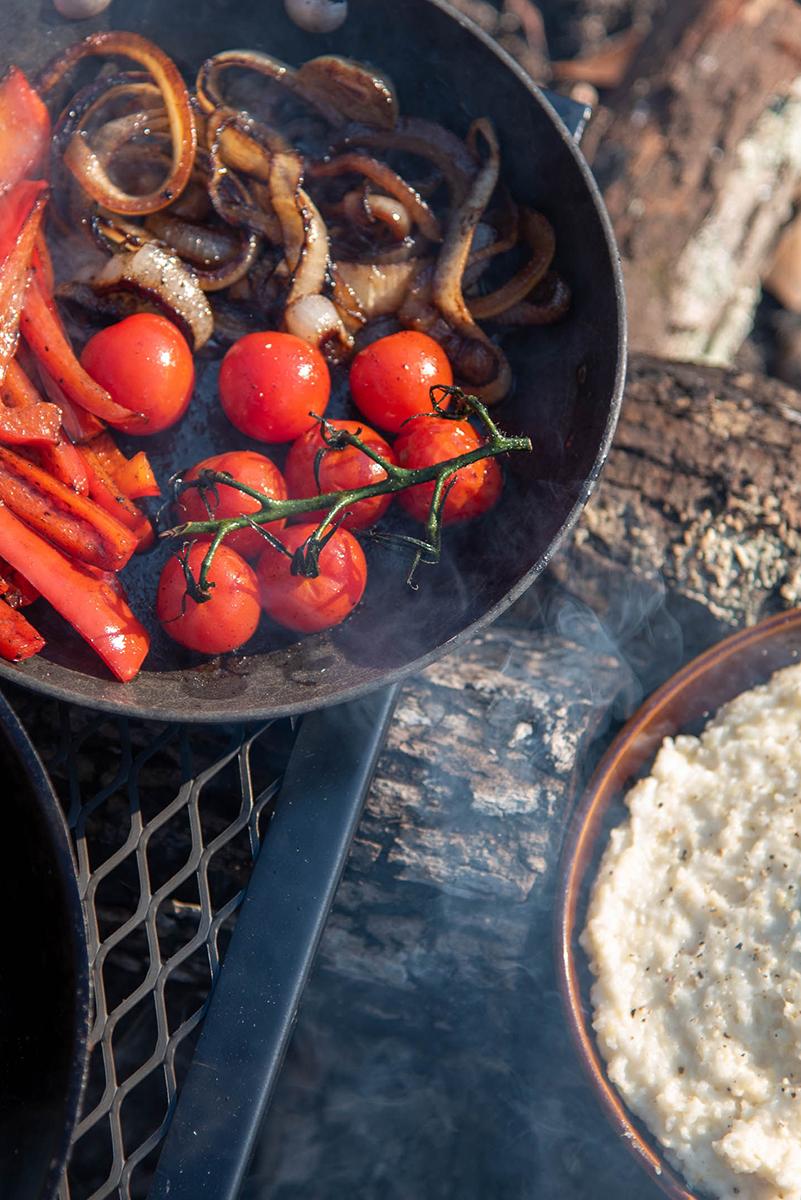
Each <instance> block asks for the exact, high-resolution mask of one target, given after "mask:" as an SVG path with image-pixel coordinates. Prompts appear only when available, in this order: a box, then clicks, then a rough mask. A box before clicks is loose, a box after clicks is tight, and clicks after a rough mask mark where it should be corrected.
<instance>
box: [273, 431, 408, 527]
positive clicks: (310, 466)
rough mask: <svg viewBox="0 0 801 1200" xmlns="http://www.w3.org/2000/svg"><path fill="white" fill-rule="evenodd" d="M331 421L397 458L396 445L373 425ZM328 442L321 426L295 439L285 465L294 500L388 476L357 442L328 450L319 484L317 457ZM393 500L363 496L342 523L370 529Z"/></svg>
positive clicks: (310, 516)
mask: <svg viewBox="0 0 801 1200" xmlns="http://www.w3.org/2000/svg"><path fill="white" fill-rule="evenodd" d="M329 424H330V425H333V426H334V428H335V429H344V430H346V431H347V432H348V433H355V434H358V435H359V437H360V438H361V440H362V441H363V442H364V444H365V445H366V446H369V447H370V449H371V450H373V451H374V452H375V453H376V454H380V455H381V457H382V458H383V459H385V460H386V461H387V462H391V463H394V462H395V454H394V452H393V451H392V448H391V447H390V446H389V445H388V444H387V442H385V441H384V439H383V438H382V437H381V436H380V434H378V433H376V432H375V430H373V429H369V428H368V427H367V426H366V425H363V424H361V422H359V421H330V422H329ZM325 445H326V444H325V442H324V440H323V436H322V432H321V430H320V427H319V426H316V427H315V428H314V429H310V430H308V432H307V433H304V435H303V437H300V438H298V440H297V441H296V442H294V443H293V445H292V448H291V449H290V451H289V454H288V456H287V460H286V464H285V467H284V471H285V474H286V483H287V487H288V488H289V495H290V496H291V497H292V499H293V500H294V499H298V498H303V497H306V496H317V495H319V494H320V492H343V491H351V490H352V489H353V488H359V487H368V486H369V485H370V484H372V483H380V482H381V481H382V480H384V479H386V477H387V473H386V471H385V470H384V468H383V467H381V466H379V464H378V463H377V462H375V461H374V460H373V459H371V458H369V457H368V455H366V454H364V453H363V451H361V450H359V449H358V448H357V447H356V446H346V447H345V449H344V450H331V449H328V450H326V452H325V454H324V455H323V458H322V460H321V462H320V467H319V478H320V486H319V487H318V486H317V480H316V479H315V475H314V461H315V459H316V457H317V454H318V453H319V451H320V450H324V449H325ZM391 502H392V497H391V496H373V497H372V498H371V499H368V500H359V501H358V502H357V503H356V504H354V505H353V507H352V508H351V510H350V511H349V513H348V515H347V516H346V517H345V518H344V519H343V521H342V524H343V525H344V526H345V528H347V529H369V528H370V527H371V526H372V525H375V524H376V523H377V522H378V521H379V520H380V519H381V517H383V515H384V513H385V512H386V511H387V509H388V508H389V506H390V504H391ZM324 516H325V513H324V512H322V511H320V512H317V511H315V512H310V513H304V514H303V517H302V518H301V519H302V520H303V521H304V522H309V521H322V519H323V517H324Z"/></svg>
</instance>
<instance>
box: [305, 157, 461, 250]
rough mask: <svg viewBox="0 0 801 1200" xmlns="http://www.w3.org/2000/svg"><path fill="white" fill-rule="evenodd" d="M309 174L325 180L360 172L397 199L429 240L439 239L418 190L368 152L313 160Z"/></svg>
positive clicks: (435, 221) (431, 216)
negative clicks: (324, 160) (323, 160)
mask: <svg viewBox="0 0 801 1200" xmlns="http://www.w3.org/2000/svg"><path fill="white" fill-rule="evenodd" d="M309 175H310V176H311V177H312V178H314V179H327V178H329V177H331V176H337V175H363V176H364V177H365V179H369V180H370V182H371V183H374V184H375V185H376V187H378V188H380V189H381V191H382V192H386V194H387V195H388V196H393V197H394V198H395V199H396V200H399V201H400V203H401V204H402V205H403V207H404V208H405V209H406V210H407V212H408V213H409V214H410V215H411V217H412V220H413V221H415V222H416V224H417V225H418V226H419V228H420V232H421V233H422V234H424V235H425V237H427V238H428V240H429V241H430V242H441V241H442V230H441V228H440V224H439V221H438V220H437V218H436V217H435V216H434V214H433V212H432V211H431V209H430V208H429V206H428V205H427V204H426V202H425V200H424V199H423V197H422V196H421V195H420V194H419V192H416V191H415V190H414V188H413V187H410V186H409V184H408V183H406V181H405V180H404V179H402V178H401V176H400V175H398V174H397V173H396V172H395V171H393V170H392V168H391V167H388V166H387V165H386V163H382V162H379V161H378V159H377V158H372V157H371V156H370V155H369V154H356V153H355V152H354V151H351V152H350V153H348V154H339V155H337V157H336V158H332V159H329V160H328V161H327V162H320V163H314V164H313V165H312V166H310V167H309Z"/></svg>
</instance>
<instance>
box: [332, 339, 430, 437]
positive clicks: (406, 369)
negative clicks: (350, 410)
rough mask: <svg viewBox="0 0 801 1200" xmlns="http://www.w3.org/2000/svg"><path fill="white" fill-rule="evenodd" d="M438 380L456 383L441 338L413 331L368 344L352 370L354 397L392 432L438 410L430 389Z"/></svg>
mask: <svg viewBox="0 0 801 1200" xmlns="http://www.w3.org/2000/svg"><path fill="white" fill-rule="evenodd" d="M435 383H441V384H443V385H444V386H445V387H450V386H451V384H452V383H453V371H452V370H451V364H450V363H449V362H448V358H447V355H446V354H445V351H444V350H443V349H442V347H441V346H440V344H439V342H435V341H434V339H433V338H430V337H429V336H428V335H427V334H425V333H416V332H415V331H414V330H413V329H404V330H402V331H401V332H400V333H392V334H390V335H389V337H384V338H379V340H378V341H377V342H373V344H372V345H371V346H365V348H364V350H360V351H359V353H358V354H357V355H356V357H355V358H354V360H353V365H352V367H351V369H350V390H351V395H352V396H353V399H354V402H355V404H356V407H357V408H358V409H359V412H362V413H364V415H365V417H367V420H368V421H370V422H371V424H373V425H377V426H378V428H379V429H388V430H389V432H390V433H397V432H398V430H399V429H400V427H401V425H402V424H403V422H404V421H406V420H408V418H409V417H413V416H414V414H415V413H421V412H431V411H432V410H431V398H430V395H429V389H430V388H431V386H432V385H433V384H435ZM445 407H448V405H447V404H446V405H445Z"/></svg>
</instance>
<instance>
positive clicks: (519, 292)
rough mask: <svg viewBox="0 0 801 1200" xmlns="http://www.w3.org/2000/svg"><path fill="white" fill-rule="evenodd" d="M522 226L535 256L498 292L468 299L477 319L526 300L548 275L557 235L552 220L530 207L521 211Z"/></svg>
mask: <svg viewBox="0 0 801 1200" xmlns="http://www.w3.org/2000/svg"><path fill="white" fill-rule="evenodd" d="M520 226H521V231H522V234H523V239H524V241H526V242H527V243H528V245H529V246H530V247H531V251H532V253H531V258H530V259H529V260H528V262H527V263H526V264H525V266H523V267H521V269H520V270H519V271H518V272H517V274H516V275H513V276H512V278H511V279H509V280H507V282H506V283H505V284H503V285H502V286H501V287H499V288H497V289H496V290H495V291H494V292H488V293H487V295H486V296H478V297H477V298H476V299H475V300H470V301H468V308H469V309H470V312H471V313H472V315H473V316H474V317H475V318H476V319H477V320H486V319H488V318H489V317H497V316H498V315H499V314H500V313H503V312H505V311H506V309H507V308H511V307H512V305H513V304H517V303H518V302H519V301H520V300H523V299H525V297H526V296H527V295H528V294H529V292H530V291H531V290H532V288H535V287H536V286H537V284H538V283H539V282H540V280H541V279H543V278H544V276H545V272H546V271H547V270H548V268H549V267H550V265H551V262H552V261H553V256H554V251H555V249H556V238H555V237H554V232H553V226H552V225H551V223H550V221H548V220H547V219H546V218H545V217H544V216H543V215H542V213H538V212H534V210H533V209H528V208H527V209H524V210H523V212H522V214H521V218H520Z"/></svg>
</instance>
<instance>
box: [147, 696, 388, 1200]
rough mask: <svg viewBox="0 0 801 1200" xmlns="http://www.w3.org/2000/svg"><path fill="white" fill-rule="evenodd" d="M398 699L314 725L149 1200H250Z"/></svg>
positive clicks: (251, 887) (243, 912)
mask: <svg viewBox="0 0 801 1200" xmlns="http://www.w3.org/2000/svg"><path fill="white" fill-rule="evenodd" d="M397 693H398V689H397V686H394V687H389V688H384V689H383V690H381V691H378V692H373V693H372V694H371V695H369V696H366V697H364V698H363V699H361V700H355V701H351V702H350V703H348V704H341V705H337V707H335V708H325V709H321V710H319V711H318V712H313V713H310V714H309V715H308V716H306V717H304V718H303V721H302V724H301V727H300V730H299V732H298V736H297V739H296V741H295V745H294V747H293V750H292V755H291V757H290V760H289V765H288V767H287V770H286V774H285V776H284V782H283V785H282V787H281V792H280V794H279V796H278V800H277V803H276V807H275V815H274V816H273V818H272V821H271V822H270V825H269V827H268V829H267V831H266V834H265V837H264V841H263V846H262V850H261V852H260V854H259V857H258V858H257V860H256V863H255V865H254V867H253V871H252V874H251V877H250V882H249V883H248V887H247V892H246V894H245V899H244V902H243V904H242V908H241V909H240V913H239V919H238V921H237V924H236V928H235V930H234V935H233V937H232V939H231V943H230V946H229V948H228V953H227V954H226V957H225V962H224V964H223V969H222V971H221V972H220V977H219V980H218V982H217V986H216V987H215V989H214V992H213V993H212V997H211V1002H210V1004H209V1010H208V1013H207V1015H206V1019H205V1022H204V1025H203V1031H202V1033H201V1035H200V1039H199V1041H198V1044H197V1047H196V1049H195V1053H194V1057H193V1059H192V1063H191V1066H190V1068H189V1072H188V1074H187V1077H186V1080H185V1082H184V1086H183V1088H182V1090H181V1094H180V1098H179V1100H178V1104H177V1107H176V1110H175V1114H174V1116H173V1119H172V1124H171V1126H170V1131H169V1134H168V1135H167V1140H166V1142H165V1144H164V1149H163V1151H162V1154H161V1158H160V1160H159V1165H158V1169H157V1171H156V1175H155V1179H154V1181H153V1184H152V1186H151V1190H150V1192H149V1194H148V1195H149V1200H235V1197H236V1196H237V1194H238V1192H239V1189H240V1187H241V1185H242V1182H243V1180H244V1177H245V1172H246V1170H247V1166H248V1162H249V1160H250V1157H251V1154H252V1152H253V1149H254V1146H255V1142H256V1138H257V1137H258V1134H259V1130H260V1128H261V1124H262V1120H263V1117H264V1114H265V1112H266V1110H267V1106H268V1104H269V1100H270V1095H271V1093H272V1090H273V1087H274V1085H275V1082H276V1079H277V1078H278V1073H279V1071H280V1069H281V1064H282V1062H283V1059H284V1054H285V1052H286V1048H287V1046H288V1044H289V1039H290V1037H291V1034H292V1030H293V1028H294V1025H295V1020H296V1018H297V1013H298V1006H299V1004H300V997H301V994H302V992H303V988H304V987H305V985H306V980H307V978H308V976H309V972H310V970H311V966H312V963H313V961H314V956H315V953H316V950H317V946H318V943H319V941H320V938H321V936H322V932H323V929H324V927H325V922H326V919H327V917H328V912H329V909H330V907H331V903H332V901H333V899H334V893H335V892H336V889H337V886H338V884H339V880H340V876H341V874H342V869H343V866H344V863H345V860H346V858H347V854H348V848H349V846H350V843H351V839H352V838H353V835H354V833H355V832H356V826H357V825H358V823H359V818H360V817H361V813H362V808H363V807H364V801H365V799H366V796H367V790H368V788H369V786H370V781H371V780H372V777H373V771H374V769H375V764H376V760H377V758H378V755H379V753H380V751H381V749H382V747H383V745H384V738H385V735H386V731H387V726H388V725H389V722H390V719H391V717H392V712H393V710H394V708H395V701H396V699H397ZM287 861H290V862H292V863H293V864H294V870H293V872H292V874H291V877H290V879H289V882H287V872H286V870H283V871H282V872H281V875H280V877H279V876H278V874H277V872H276V871H275V870H274V868H273V862H277V863H283V864H284V865H285V864H286V862H287Z"/></svg>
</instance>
